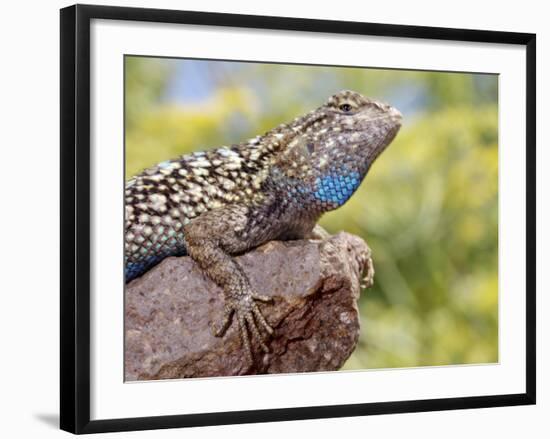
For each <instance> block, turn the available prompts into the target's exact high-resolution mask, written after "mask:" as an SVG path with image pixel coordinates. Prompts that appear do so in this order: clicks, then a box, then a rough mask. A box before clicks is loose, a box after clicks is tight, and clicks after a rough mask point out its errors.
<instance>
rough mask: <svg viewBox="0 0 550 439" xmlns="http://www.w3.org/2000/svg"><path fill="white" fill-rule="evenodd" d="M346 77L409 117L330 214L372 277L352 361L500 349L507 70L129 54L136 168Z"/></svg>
mask: <svg viewBox="0 0 550 439" xmlns="http://www.w3.org/2000/svg"><path fill="white" fill-rule="evenodd" d="M342 89H351V90H354V91H357V92H359V93H362V94H364V95H366V96H368V97H371V98H376V99H380V100H383V101H385V102H388V103H390V104H392V105H393V106H395V107H397V108H398V109H399V110H400V111H401V112H402V113H403V118H404V121H403V127H402V128H401V131H400V133H399V134H398V135H397V138H396V139H395V140H394V142H393V143H392V144H391V145H390V147H389V148H388V149H387V150H386V151H385V152H384V153H383V154H382V155H381V156H380V158H379V159H378V160H377V161H376V163H375V164H374V165H373V167H372V168H371V170H370V172H369V174H368V175H367V177H366V178H365V180H364V182H363V184H362V185H361V186H360V188H359V189H358V190H357V192H356V193H355V194H354V195H353V196H352V197H351V199H350V200H349V201H348V202H347V203H346V204H345V205H344V206H342V207H340V208H339V209H337V210H335V211H333V212H330V213H327V214H325V216H324V217H323V218H322V219H321V221H320V224H321V225H322V226H324V227H325V228H326V229H327V230H328V231H329V232H330V233H335V232H338V231H340V230H345V231H347V232H350V233H353V234H356V235H359V236H361V237H362V238H363V239H364V240H365V241H366V242H367V243H368V244H369V246H370V247H371V249H372V251H373V258H374V265H375V269H376V275H375V284H374V287H372V288H370V289H369V290H366V291H363V292H362V294H361V299H360V303H359V307H360V313H361V319H362V321H361V336H360V338H359V345H358V347H357V349H356V350H355V352H354V353H353V354H352V356H351V357H350V359H349V360H348V361H347V363H346V364H345V365H344V369H366V368H394V367H412V366H433V365H450V364H467V363H488V362H497V361H498V192H497V191H498V144H497V141H498V77H497V76H495V75H484V74H464V73H444V72H422V71H406V70H383V69H365V68H336V67H324V66H297V65H283V64H261V63H242V62H222V61H207V60H182V59H160V58H145V57H133V56H127V57H126V58H125V115H126V120H125V129H126V179H129V178H131V177H132V176H133V175H134V174H136V173H138V172H139V171H141V170H142V169H144V168H146V167H149V166H151V165H154V164H155V163H157V162H160V161H163V160H166V159H169V158H174V157H176V156H178V155H181V154H184V153H188V152H192V151H198V150H206V149H209V148H213V147H217V146H221V145H230V144H233V143H239V142H240V141H243V140H246V139H248V138H250V137H254V136H256V135H258V134H263V133H264V132H266V131H268V130H270V129H271V128H274V127H275V126H276V125H278V124H280V123H283V122H289V121H291V120H292V119H293V118H295V117H297V116H299V115H301V114H303V113H305V112H307V111H310V110H312V109H314V108H316V107H318V106H319V105H321V104H322V103H324V102H325V100H326V99H327V98H328V97H329V96H330V95H331V94H334V93H336V92H338V91H340V90H342Z"/></svg>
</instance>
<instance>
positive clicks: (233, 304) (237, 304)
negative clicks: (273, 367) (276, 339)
mask: <svg viewBox="0 0 550 439" xmlns="http://www.w3.org/2000/svg"><path fill="white" fill-rule="evenodd" d="M254 300H259V301H262V302H271V301H272V300H273V299H272V298H271V297H269V296H261V295H255V294H249V295H245V296H244V297H243V298H242V299H233V300H231V299H229V300H227V302H226V305H225V307H224V312H223V317H222V323H221V324H220V326H219V327H214V335H216V337H221V336H223V334H224V333H225V331H226V330H227V328H228V327H229V325H230V323H231V318H232V317H233V314H235V317H236V319H237V322H238V326H239V332H240V334H241V341H242V343H243V347H244V350H245V352H246V356H247V359H248V362H249V363H250V364H253V358H252V347H251V344H250V338H251V336H252V337H254V339H256V341H257V342H258V344H259V345H260V347H261V349H262V351H264V352H265V353H268V352H269V348H268V346H267V344H266V340H267V336H265V335H263V334H262V332H260V329H259V327H261V328H262V329H263V330H264V331H265V332H267V334H269V335H271V334H273V328H272V327H271V326H270V325H269V323H267V321H266V319H265V317H264V316H263V314H262V312H261V311H260V309H259V308H258V305H257V304H256V302H254ZM250 333H251V334H250Z"/></svg>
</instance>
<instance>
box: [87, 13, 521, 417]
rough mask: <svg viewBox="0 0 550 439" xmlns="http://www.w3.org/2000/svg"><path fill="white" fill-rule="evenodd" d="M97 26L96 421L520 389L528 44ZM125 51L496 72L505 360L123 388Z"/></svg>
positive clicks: (94, 94)
mask: <svg viewBox="0 0 550 439" xmlns="http://www.w3.org/2000/svg"><path fill="white" fill-rule="evenodd" d="M91 31H92V33H91V35H92V39H91V42H92V44H91V45H92V57H91V65H92V72H91V81H92V82H91V84H92V93H91V97H92V129H91V132H92V139H91V140H92V144H91V150H92V188H93V190H92V194H93V196H92V199H93V203H92V212H93V221H92V239H91V244H92V248H93V251H92V274H93V275H92V278H93V282H92V289H91V297H92V346H91V348H92V349H91V358H92V381H91V382H92V406H91V414H92V419H105V418H119V417H135V416H155V415H170V414H181V413H201V412H213V411H231V410H247V409H263V408H280V407H301V406H312V405H332V404H350V403H364V402H375V401H393V400H408V399H424V398H439V397H454V396H473V395H492V394H506V393H523V392H524V391H525V343H524V340H525V268H524V261H525V238H524V237H525V233H524V231H525V134H524V133H525V88H524V87H523V86H521V85H519V84H524V83H525V51H524V49H523V48H522V47H518V46H508V45H488V44H477V43H475V44H474V43H457V42H451V43H448V42H440V41H420V40H413V39H395V38H380V37H362V36H343V35H330V34H322V35H317V34H309V33H298V32H283V31H267V32H266V31H258V30H246V29H231V28H224V29H222V28H211V27H210V28H207V27H199V26H189V25H165V24H149V23H127V22H114V21H108V22H107V21H95V22H93V24H92V28H91ZM222 32H223V33H222ZM221 40H223V44H220V41H221ZM197 41H200V44H194V43H195V42H197ZM189 42H192V43H193V44H189ZM125 53H131V54H143V55H151V54H154V55H159V56H181V57H203V58H218V59H240V60H258V59H259V60H263V61H277V62H301V63H314V64H339V65H358V66H360V65H364V66H379V67H388V68H390V67H391V68H416V69H428V70H429V69H435V70H460V71H474V72H493V73H499V74H500V77H499V89H500V93H499V173H500V185H499V193H500V199H499V203H500V215H499V235H500V241H499V265H500V267H499V285H500V289H499V312H500V315H499V317H500V322H499V323H500V328H499V329H500V331H499V332H500V341H505V342H501V343H500V352H499V356H500V364H498V365H479V366H462V367H437V368H435V367H434V368H415V369H399V370H395V369H394V370H370V371H357V372H339V373H319V374H298V375H285V376H277V375H275V376H261V377H237V378H219V379H201V380H178V381H165V382H149V383H134V384H130V383H127V384H124V383H123V382H122V376H123V370H122V367H123V349H122V342H123V330H122V328H123V322H122V318H123V297H122V271H121V270H122V265H121V264H115V263H113V257H115V258H116V255H119V256H120V261H122V260H123V259H122V258H123V255H122V245H121V243H122V242H123V228H122V221H120V222H117V221H116V220H114V218H113V212H122V211H123V204H122V200H123V197H122V191H123V187H122V185H121V182H122V181H123V174H122V172H123V151H122V141H123V105H122V97H123V93H122V90H123V75H122V72H123V70H122V68H123V54H125ZM357 54H364V56H363V57H358V56H357ZM512 121H513V123H512ZM503 194H504V195H505V196H503ZM289 389H292V392H289Z"/></svg>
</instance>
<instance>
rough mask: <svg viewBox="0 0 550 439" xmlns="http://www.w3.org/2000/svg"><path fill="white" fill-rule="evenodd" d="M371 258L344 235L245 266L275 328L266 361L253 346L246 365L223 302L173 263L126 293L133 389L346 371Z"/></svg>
mask: <svg viewBox="0 0 550 439" xmlns="http://www.w3.org/2000/svg"><path fill="white" fill-rule="evenodd" d="M369 257H370V250H369V248H368V247H367V245H366V244H365V242H364V241H362V240H361V239H360V238H358V237H356V236H353V235H350V234H347V233H339V234H337V235H334V236H331V237H327V238H325V239H324V240H320V241H317V240H301V241H289V242H270V243H267V244H265V245H263V246H261V247H259V248H257V249H256V250H254V251H252V252H250V253H247V254H245V255H243V256H240V257H238V258H237V260H238V261H239V263H240V264H241V266H242V267H243V269H244V271H245V272H246V274H247V275H248V278H249V279H250V282H251V285H252V287H253V289H254V290H255V291H257V292H258V293H259V294H263V295H269V296H271V297H273V302H272V303H266V304H264V303H261V304H259V306H260V308H261V310H262V313H263V315H264V316H265V317H266V319H267V321H268V322H269V324H270V325H271V326H272V327H273V328H274V329H275V332H274V334H273V337H271V338H270V339H269V342H268V346H269V348H270V353H268V354H265V353H263V352H262V351H261V349H260V347H259V346H258V345H257V344H256V342H255V340H253V339H252V344H253V350H254V352H253V355H254V360H255V363H254V364H253V365H251V366H250V365H247V362H246V356H245V355H244V353H243V350H242V349H243V348H242V347H241V340H240V337H239V333H238V330H237V327H236V325H235V324H232V325H231V326H230V328H229V329H228V331H227V333H226V334H225V335H224V337H221V338H219V337H215V336H214V335H213V334H212V329H211V326H210V325H211V324H212V323H219V321H220V318H221V315H222V308H223V293H222V291H221V289H220V288H218V287H217V286H216V285H215V284H214V283H213V282H211V281H210V280H209V279H207V278H206V277H205V276H204V275H203V274H202V273H201V271H200V270H199V268H198V267H197V266H196V265H195V264H194V263H193V261H192V260H191V259H190V258H188V257H180V258H175V257H172V258H167V259H166V260H164V261H163V262H162V263H161V264H159V265H158V266H157V267H155V268H154V269H152V270H151V271H149V272H148V273H146V274H145V275H144V276H142V277H141V278H138V279H136V280H134V281H132V282H131V283H130V284H128V285H127V287H126V304H125V305H126V308H125V311H126V319H125V331H126V341H125V343H126V346H125V374H126V380H128V381H133V380H154V379H168V378H184V377H205V376H227V375H245V374H260V373H292V372H311V371H327V370H337V369H339V368H340V367H341V366H342V364H343V363H344V361H345V360H346V359H347V358H348V357H349V356H350V354H351V352H352V351H353V349H354V348H355V345H356V344H357V339H358V337H359V314H358V309H357V299H358V298H359V292H360V283H361V280H362V273H363V271H365V272H366V275H367V278H368V280H369V281H370V280H371V279H372V275H373V274H374V273H373V270H372V266H370V267H368V266H369V264H368V263H367V262H368V260H369Z"/></svg>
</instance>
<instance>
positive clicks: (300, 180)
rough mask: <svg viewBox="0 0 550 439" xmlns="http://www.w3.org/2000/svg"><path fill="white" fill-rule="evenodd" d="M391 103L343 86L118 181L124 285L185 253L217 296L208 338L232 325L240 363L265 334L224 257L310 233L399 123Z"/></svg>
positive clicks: (240, 278) (253, 298) (234, 267)
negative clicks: (219, 306)
mask: <svg viewBox="0 0 550 439" xmlns="http://www.w3.org/2000/svg"><path fill="white" fill-rule="evenodd" d="M401 120H402V116H401V113H400V112H399V111H398V110H397V109H395V108H394V107H392V106H390V105H388V104H386V103H382V102H379V101H377V100H373V99H369V98H367V97H365V96H363V95H361V94H359V93H357V92H354V91H350V90H343V91H341V92H339V93H336V94H334V95H332V96H330V97H329V99H328V100H327V101H326V102H325V103H324V104H323V105H321V106H320V107H319V108H317V109H316V110H313V111H311V112H309V113H307V114H305V115H303V116H301V117H297V118H295V119H294V120H293V121H291V122H289V123H283V124H281V125H279V126H277V127H275V128H274V129H272V130H270V131H268V132H266V133H265V134H263V135H260V136H257V137H255V138H252V139H250V140H248V141H244V142H242V143H238V144H234V145H231V146H221V147H219V148H217V149H211V150H207V151H204V152H194V153H190V154H187V155H183V156H180V157H178V158H175V159H172V160H167V161H163V162H161V163H159V164H157V165H155V166H153V167H150V168H148V169H145V170H144V171H142V172H141V173H139V174H138V175H136V176H134V177H133V178H131V179H130V180H129V181H127V183H126V185H125V252H124V254H125V281H126V283H128V282H130V281H132V280H133V279H135V278H137V277H139V276H141V275H143V274H144V273H146V272H147V271H148V270H150V269H151V268H152V267H153V266H155V265H156V264H158V263H160V262H161V261H162V260H163V259H164V258H166V257H168V256H184V255H187V256H190V257H191V258H192V260H193V261H194V262H195V263H196V264H198V266H199V267H200V269H201V270H202V272H203V273H205V274H206V275H207V277H209V278H210V279H211V280H212V281H214V282H215V283H216V284H217V285H219V286H220V287H221V288H222V289H223V292H224V311H223V316H222V318H221V323H220V324H219V325H217V324H213V327H214V335H216V336H219V337H221V336H223V335H224V333H225V332H226V330H227V329H228V327H229V326H230V325H231V324H232V321H233V318H235V319H236V321H237V325H238V330H239V331H240V338H241V343H242V345H243V349H244V351H245V355H246V358H247V359H248V362H249V363H252V361H253V357H252V349H251V340H252V338H254V339H255V340H256V341H257V342H258V344H259V345H260V347H261V348H262V350H263V351H264V352H269V349H268V347H267V345H266V342H267V340H268V338H269V336H270V335H271V334H272V333H273V328H272V327H271V326H270V324H269V323H268V322H267V321H266V319H265V318H264V316H263V314H262V312H261V311H260V308H259V307H258V301H260V302H269V301H270V298H269V297H268V296H266V295H262V294H260V292H257V291H252V289H251V286H250V283H249V280H248V279H247V277H246V275H245V273H244V272H243V270H242V268H241V267H240V266H239V264H238V263H237V262H236V261H235V260H234V259H233V256H235V255H238V254H241V253H244V252H246V251H248V250H250V249H252V248H255V247H257V246H259V245H261V244H263V243H265V242H267V241H271V240H292V239H303V238H306V237H310V236H312V234H315V233H316V232H315V230H314V228H315V226H316V223H317V220H318V219H319V218H320V217H321V215H322V214H323V213H325V212H328V211H331V210H334V209H336V208H338V207H340V206H342V205H343V204H344V203H345V202H346V201H347V200H348V199H349V198H350V197H351V196H352V194H353V193H354V192H355V191H356V189H357V188H358V187H359V185H360V184H361V182H362V180H363V178H364V177H365V176H366V175H367V172H368V171H369V169H370V167H371V165H372V164H373V162H374V161H375V159H376V158H377V157H378V156H379V155H380V154H381V153H382V151H384V149H385V148H386V147H387V146H388V145H389V144H390V143H391V142H392V140H393V139H394V137H395V136H396V134H397V132H398V131H399V129H400V127H401Z"/></svg>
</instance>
